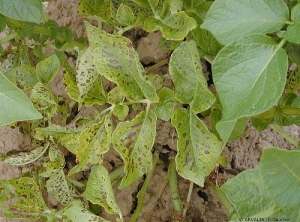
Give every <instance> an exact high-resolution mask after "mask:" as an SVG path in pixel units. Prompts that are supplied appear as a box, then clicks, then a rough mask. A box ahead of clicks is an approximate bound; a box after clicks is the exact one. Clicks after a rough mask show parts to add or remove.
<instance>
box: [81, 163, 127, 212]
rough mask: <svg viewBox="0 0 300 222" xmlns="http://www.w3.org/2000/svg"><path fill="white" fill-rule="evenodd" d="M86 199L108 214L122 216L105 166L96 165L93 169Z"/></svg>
mask: <svg viewBox="0 0 300 222" xmlns="http://www.w3.org/2000/svg"><path fill="white" fill-rule="evenodd" d="M85 197H86V198H87V200H89V201H90V202H92V203H93V204H99V205H101V206H102V207H104V208H105V210H106V212H108V213H112V214H120V215H121V210H120V208H119V207H118V205H117V203H116V200H115V196H114V192H113V189H112V185H111V182H110V177H109V174H108V172H107V170H106V169H105V167H104V166H101V165H96V166H93V167H92V170H91V174H90V176H89V179H88V182H87V186H86V194H85Z"/></svg>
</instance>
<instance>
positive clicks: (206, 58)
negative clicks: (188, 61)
mask: <svg viewBox="0 0 300 222" xmlns="http://www.w3.org/2000/svg"><path fill="white" fill-rule="evenodd" d="M204 59H205V60H206V61H207V62H209V63H210V64H212V63H213V62H214V59H213V58H212V57H211V56H209V55H204Z"/></svg>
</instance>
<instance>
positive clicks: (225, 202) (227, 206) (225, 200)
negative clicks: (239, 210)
mask: <svg viewBox="0 0 300 222" xmlns="http://www.w3.org/2000/svg"><path fill="white" fill-rule="evenodd" d="M210 187H211V188H212V190H213V191H214V193H215V194H216V195H217V197H218V198H219V200H220V202H221V203H222V205H223V206H224V208H225V210H226V212H227V215H228V216H230V215H231V214H232V213H233V211H234V207H233V206H232V204H231V203H230V201H229V200H228V198H227V197H226V195H225V193H224V192H223V191H222V190H221V189H220V188H218V187H216V186H215V185H211V186H210Z"/></svg>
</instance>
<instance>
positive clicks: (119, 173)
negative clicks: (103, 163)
mask: <svg viewBox="0 0 300 222" xmlns="http://www.w3.org/2000/svg"><path fill="white" fill-rule="evenodd" d="M124 174H125V173H124V166H121V167H119V168H118V169H116V170H115V171H113V172H111V173H110V174H109V178H110V182H111V185H112V186H114V185H115V184H116V183H117V182H118V181H119V180H120V179H122V177H123V175H124Z"/></svg>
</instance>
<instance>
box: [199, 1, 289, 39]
mask: <svg viewBox="0 0 300 222" xmlns="http://www.w3.org/2000/svg"><path fill="white" fill-rule="evenodd" d="M288 18H289V11H288V8H287V5H286V4H285V3H284V1H282V0H217V1H214V3H213V4H212V6H211V7H210V9H209V11H208V13H207V14H206V17H205V20H204V23H203V24H202V25H201V28H203V29H207V30H209V31H210V32H211V33H212V34H213V35H214V36H215V37H216V38H217V40H218V41H219V42H220V43H221V44H223V45H227V44H228V43H230V42H232V41H234V40H236V39H237V38H238V37H241V36H246V35H255V34H266V33H272V32H276V31H278V30H280V29H281V28H282V27H283V26H284V24H285V22H286V21H287V20H288Z"/></svg>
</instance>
